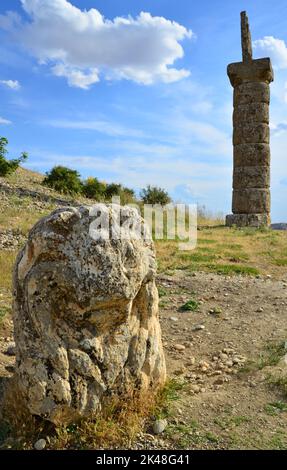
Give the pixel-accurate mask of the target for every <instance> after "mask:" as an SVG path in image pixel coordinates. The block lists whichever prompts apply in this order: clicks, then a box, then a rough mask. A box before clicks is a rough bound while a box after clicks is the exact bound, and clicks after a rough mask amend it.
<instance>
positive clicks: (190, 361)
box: [186, 356, 195, 366]
mask: <svg viewBox="0 0 287 470" xmlns="http://www.w3.org/2000/svg"><path fill="white" fill-rule="evenodd" d="M194 364H195V357H193V356H190V358H189V360H188V361H187V363H186V365H187V366H193V365H194Z"/></svg>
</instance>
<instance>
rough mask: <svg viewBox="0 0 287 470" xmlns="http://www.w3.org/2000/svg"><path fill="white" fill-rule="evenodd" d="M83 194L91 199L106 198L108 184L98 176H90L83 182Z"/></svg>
mask: <svg viewBox="0 0 287 470" xmlns="http://www.w3.org/2000/svg"><path fill="white" fill-rule="evenodd" d="M82 190H83V194H84V196H86V197H87V198H89V199H100V200H101V199H104V198H105V194H106V184H105V183H102V182H101V181H99V180H98V179H97V178H92V177H91V178H88V179H87V180H86V181H85V182H84V183H83V188H82Z"/></svg>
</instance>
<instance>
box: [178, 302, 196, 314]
mask: <svg viewBox="0 0 287 470" xmlns="http://www.w3.org/2000/svg"><path fill="white" fill-rule="evenodd" d="M198 307H199V304H198V302H197V301H196V300H194V299H190V300H188V301H187V302H186V303H185V304H183V305H182V306H181V307H179V311H180V312H195V310H197V309H198Z"/></svg>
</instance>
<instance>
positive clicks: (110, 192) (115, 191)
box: [105, 183, 122, 199]
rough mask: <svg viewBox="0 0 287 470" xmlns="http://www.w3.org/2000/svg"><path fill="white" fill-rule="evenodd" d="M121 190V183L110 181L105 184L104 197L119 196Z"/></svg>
mask: <svg viewBox="0 0 287 470" xmlns="http://www.w3.org/2000/svg"><path fill="white" fill-rule="evenodd" d="M121 191H122V185H121V184H116V183H110V184H107V186H106V191H105V193H106V198H107V199H111V198H112V197H113V196H120V195H121Z"/></svg>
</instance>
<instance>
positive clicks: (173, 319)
mask: <svg viewBox="0 0 287 470" xmlns="http://www.w3.org/2000/svg"><path fill="white" fill-rule="evenodd" d="M169 319H170V320H171V321H178V318H177V317H169Z"/></svg>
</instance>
